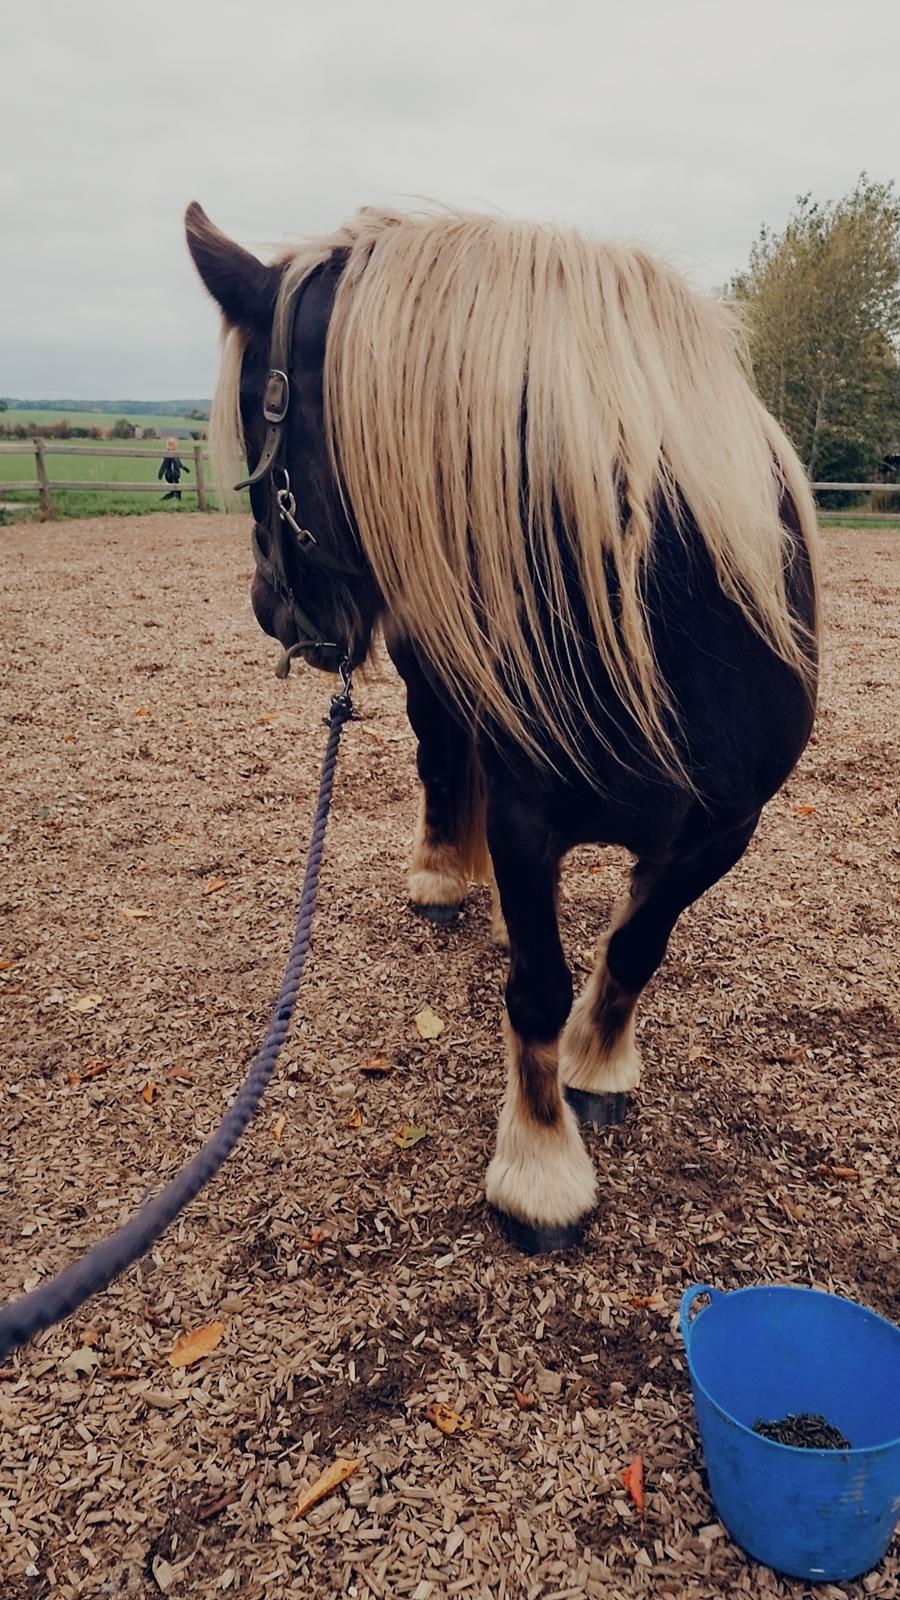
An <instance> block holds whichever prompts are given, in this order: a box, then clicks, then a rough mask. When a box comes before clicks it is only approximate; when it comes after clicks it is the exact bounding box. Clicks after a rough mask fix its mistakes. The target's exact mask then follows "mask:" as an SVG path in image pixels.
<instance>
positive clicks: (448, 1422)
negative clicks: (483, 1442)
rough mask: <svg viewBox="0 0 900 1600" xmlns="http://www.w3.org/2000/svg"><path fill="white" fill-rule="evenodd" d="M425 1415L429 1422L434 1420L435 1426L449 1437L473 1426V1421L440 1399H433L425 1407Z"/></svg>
mask: <svg viewBox="0 0 900 1600" xmlns="http://www.w3.org/2000/svg"><path fill="white" fill-rule="evenodd" d="M425 1415H426V1417H427V1418H428V1421H429V1422H433V1423H434V1425H435V1427H436V1428H439V1429H440V1431H441V1433H445V1434H447V1436H448V1437H449V1436H450V1435H451V1434H454V1433H457V1432H458V1433H465V1432H466V1431H467V1430H468V1429H469V1428H471V1426H472V1424H471V1422H468V1421H467V1420H466V1418H465V1417H461V1416H460V1414H459V1412H458V1411H453V1410H451V1408H450V1406H445V1405H443V1404H442V1403H441V1401H440V1400H432V1402H431V1404H430V1405H428V1406H426V1407H425Z"/></svg>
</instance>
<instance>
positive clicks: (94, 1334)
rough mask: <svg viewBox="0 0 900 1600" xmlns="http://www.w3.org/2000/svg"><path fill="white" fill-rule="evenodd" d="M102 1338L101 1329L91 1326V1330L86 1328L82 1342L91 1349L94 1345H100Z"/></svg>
mask: <svg viewBox="0 0 900 1600" xmlns="http://www.w3.org/2000/svg"><path fill="white" fill-rule="evenodd" d="M101 1337H102V1335H101V1332H100V1329H99V1328H95V1327H93V1326H91V1327H89V1328H85V1330H84V1332H83V1333H82V1335H81V1342H82V1344H84V1345H87V1346H88V1348H90V1346H91V1345H93V1344H99V1343H100V1339H101Z"/></svg>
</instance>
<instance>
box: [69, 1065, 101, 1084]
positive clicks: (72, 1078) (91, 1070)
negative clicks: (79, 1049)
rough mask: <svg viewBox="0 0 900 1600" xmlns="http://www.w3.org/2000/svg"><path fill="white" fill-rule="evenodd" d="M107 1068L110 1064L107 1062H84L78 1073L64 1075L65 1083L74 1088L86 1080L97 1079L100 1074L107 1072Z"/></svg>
mask: <svg viewBox="0 0 900 1600" xmlns="http://www.w3.org/2000/svg"><path fill="white" fill-rule="evenodd" d="M109 1068H110V1063H109V1062H108V1061H85V1062H84V1064H83V1066H82V1068H81V1071H80V1072H69V1073H67V1074H66V1082H67V1083H71V1084H72V1085H73V1086H75V1085H76V1084H79V1083H83V1082H84V1081H85V1079H87V1078H99V1076H100V1074H101V1072H108V1071H109Z"/></svg>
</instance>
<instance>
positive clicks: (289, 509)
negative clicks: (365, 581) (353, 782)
mask: <svg viewBox="0 0 900 1600" xmlns="http://www.w3.org/2000/svg"><path fill="white" fill-rule="evenodd" d="M309 281H310V280H309V279H306V281H305V282H304V284H303V285H302V287H301V289H300V292H299V294H298V295H297V296H296V298H295V299H294V300H293V301H292V302H291V303H290V305H288V306H286V307H285V308H284V310H283V312H282V313H281V314H280V315H279V314H278V313H277V312H276V316H275V321H274V324H273V327H272V340H271V344H270V346H269V372H268V374H267V376H266V382H265V386H264V388H263V401H262V414H263V417H264V418H265V421H266V437H265V441H264V443H263V447H262V451H261V453H260V457H259V460H258V461H257V463H256V466H255V467H254V469H253V471H252V472H251V474H250V476H249V477H248V478H245V479H244V480H243V481H242V482H241V483H236V484H235V488H236V489H249V488H250V486H251V485H252V484H254V483H261V482H262V480H263V479H264V478H266V477H268V480H269V493H268V506H267V521H265V522H254V524H253V531H252V533H251V536H250V547H251V550H252V551H253V560H254V561H255V563H256V570H257V572H258V573H259V575H260V577H261V578H263V579H264V581H265V582H266V583H267V584H268V586H269V588H270V589H273V590H274V591H275V593H276V594H277V595H278V596H279V598H280V599H281V600H283V602H284V604H285V605H286V606H287V608H288V610H289V611H290V613H291V617H292V620H293V623H294V626H295V628H296V630H297V633H298V634H299V639H298V642H297V643H296V644H294V645H291V646H290V648H289V649H287V650H285V651H284V652H283V654H282V655H281V658H280V659H279V662H278V665H277V667H276V668H275V674H276V676H277V677H279V678H286V677H287V675H288V673H289V672H290V670H291V661H292V660H293V658H294V656H296V655H299V654H301V653H302V651H304V650H341V651H342V671H343V666H344V665H345V664H346V663H347V660H348V657H349V650H348V646H347V642H346V641H344V642H343V644H337V643H336V642H335V641H334V640H329V639H322V638H320V637H319V633H320V630H319V629H318V628H317V627H316V625H315V623H314V622H313V621H312V619H311V618H310V617H309V616H307V614H306V612H305V611H304V610H303V607H302V606H301V605H300V604H299V602H298V600H297V598H296V596H295V594H294V591H293V589H292V587H291V577H290V571H291V568H290V559H289V556H288V547H289V544H290V543H291V541H293V544H294V546H295V548H297V549H299V550H301V551H302V552H303V560H304V561H311V562H315V563H316V564H317V565H318V566H320V567H324V568H326V570H328V571H330V572H333V573H335V574H336V575H339V576H342V577H359V576H361V573H360V569H359V568H358V567H355V566H353V565H352V564H351V563H350V562H348V561H345V560H343V559H342V558H341V557H340V556H338V555H336V554H333V553H332V552H331V551H330V550H327V549H326V548H324V547H323V545H322V544H321V543H320V541H319V540H318V539H317V538H316V536H315V534H313V533H311V532H310V531H309V529H308V528H305V527H303V525H302V523H301V522H300V520H299V518H298V515H297V501H296V498H295V496H294V492H293V490H292V488H291V479H290V474H289V472H288V469H287V467H286V466H285V464H284V449H285V427H284V424H285V419H286V418H287V414H288V408H289V406H290V400H291V382H290V377H289V370H290V351H291V348H292V344H293V337H294V324H295V322H296V319H297V313H298V311H299V309H300V302H301V301H302V299H303V293H304V290H305V289H306V287H307V284H308V283H309ZM261 535H265V549H264V548H263V540H262V538H261V537H260V536H261Z"/></svg>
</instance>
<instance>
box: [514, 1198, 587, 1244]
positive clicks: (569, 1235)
mask: <svg viewBox="0 0 900 1600" xmlns="http://www.w3.org/2000/svg"><path fill="white" fill-rule="evenodd" d="M491 1209H492V1211H493V1213H494V1216H495V1217H496V1219H497V1223H498V1225H499V1227H500V1231H501V1233H503V1234H504V1236H505V1237H506V1238H507V1239H508V1240H509V1243H510V1244H511V1245H514V1246H515V1248H516V1249H517V1250H521V1252H522V1254H523V1255H526V1256H542V1255H547V1253H548V1252H549V1251H551V1250H572V1249H573V1248H574V1246H575V1245H578V1244H580V1243H581V1241H582V1239H583V1238H584V1230H585V1228H586V1226H587V1218H586V1217H582V1218H581V1220H580V1221H579V1222H568V1223H565V1224H563V1225H561V1226H559V1227H552V1228H550V1227H546V1228H545V1227H540V1226H539V1225H538V1224H537V1223H535V1222H523V1221H522V1219H521V1217H511V1216H510V1215H509V1213H508V1212H507V1211H498V1210H497V1208H496V1206H492V1207H491Z"/></svg>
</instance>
